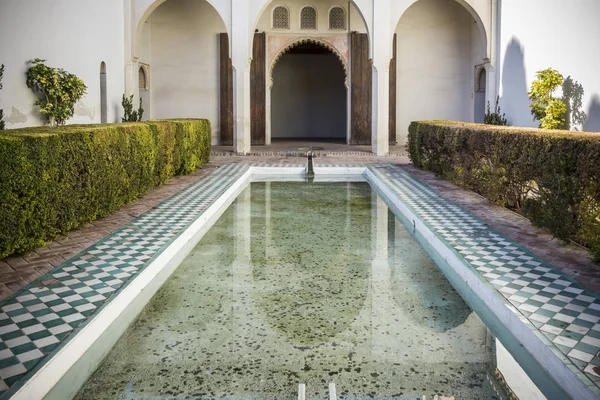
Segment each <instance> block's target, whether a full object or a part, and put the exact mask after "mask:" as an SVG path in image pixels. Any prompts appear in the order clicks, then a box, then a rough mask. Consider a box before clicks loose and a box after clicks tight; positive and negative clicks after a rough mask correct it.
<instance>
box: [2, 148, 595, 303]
mask: <svg viewBox="0 0 600 400" xmlns="http://www.w3.org/2000/svg"><path fill="white" fill-rule="evenodd" d="M304 147H306V146H304ZM319 147H322V148H323V150H314V152H315V156H316V158H315V164H316V165H319V164H347V165H356V164H371V163H392V164H396V165H400V166H402V168H403V169H405V170H406V171H407V172H409V173H411V174H413V175H414V176H415V177H417V178H418V179H419V180H421V181H422V182H423V183H425V184H427V185H428V186H430V187H431V188H432V189H434V190H436V191H438V192H439V193H440V194H441V195H442V196H444V197H446V198H447V199H449V200H452V201H453V202H455V203H456V204H458V205H460V206H462V207H464V208H465V209H467V210H468V211H470V212H471V213H472V214H474V215H476V216H478V217H479V218H481V219H483V220H484V221H485V222H487V223H488V224H490V225H491V226H493V227H494V228H496V229H497V230H498V231H499V232H501V233H502V234H504V235H506V236H507V237H509V238H510V239H512V240H514V241H516V242H518V243H520V244H521V245H523V246H524V247H526V248H527V249H529V250H530V251H532V252H533V253H534V254H535V255H537V256H538V257H540V258H542V259H543V260H545V261H547V262H549V263H551V264H553V265H554V266H555V267H557V268H558V269H560V270H561V271H563V272H564V273H565V274H567V275H569V276H571V277H573V278H574V279H576V280H577V281H579V282H580V283H582V284H583V285H585V286H586V287H587V288H589V289H592V290H593V291H595V292H596V293H600V266H598V265H596V264H594V263H593V262H592V259H591V255H590V253H589V252H588V251H587V250H586V249H584V248H582V247H580V246H578V245H576V244H573V243H565V242H563V241H561V240H558V239H556V238H553V236H552V234H551V233H549V232H548V231H547V230H544V229H540V228H537V227H534V226H533V225H532V224H531V222H530V221H529V220H527V219H526V218H524V217H522V216H521V215H519V214H517V213H514V212H512V211H510V210H507V209H505V208H502V207H499V206H497V205H495V204H493V203H491V202H489V201H487V200H486V199H485V198H483V197H482V196H479V195H478V194H476V193H474V192H471V191H468V190H464V189H462V188H460V187H458V186H456V185H454V184H453V183H450V182H448V181H444V180H441V179H437V178H436V177H435V175H434V174H432V173H430V172H427V171H421V170H419V169H417V168H414V167H413V166H412V165H410V160H409V159H408V156H407V155H406V153H405V152H404V150H402V149H401V148H400V147H399V146H397V147H395V148H393V149H392V152H393V154H396V155H392V156H388V157H374V156H373V155H372V154H370V153H368V152H367V151H368V150H367V149H368V146H346V145H342V144H328V143H323V144H321V143H315V144H313V148H315V149H316V148H319ZM363 147H364V148H365V149H363ZM265 148H266V147H265ZM299 148H302V144H301V143H300V142H298V143H296V142H293V141H288V142H283V143H281V144H280V145H277V146H275V147H269V148H267V149H266V150H263V149H262V146H260V147H259V146H257V147H253V152H254V154H255V155H253V156H237V155H235V154H233V152H232V151H231V148H230V147H228V148H226V147H215V148H214V149H213V152H214V153H213V156H212V157H211V161H210V163H208V164H206V165H205V166H204V167H203V168H202V169H200V170H198V171H196V172H195V173H194V174H191V175H188V176H177V177H173V178H172V179H170V180H169V181H168V182H167V183H166V184H165V185H163V186H160V187H158V188H155V189H153V190H151V191H150V192H148V193H147V194H146V195H145V196H143V197H142V198H140V199H138V200H137V201H135V202H133V203H130V204H128V205H126V206H124V207H122V208H121V209H120V210H119V211H117V212H115V213H114V214H112V215H111V216H108V217H106V218H102V219H99V220H97V221H94V222H92V223H90V224H87V225H84V226H82V227H80V228H78V229H76V230H74V231H72V232H69V233H68V234H66V235H65V236H61V237H59V238H57V239H55V240H54V241H52V242H50V243H49V244H48V245H46V246H44V247H40V248H38V249H36V250H34V251H33V252H31V253H30V254H23V255H16V256H11V257H7V258H5V259H3V260H0V300H2V299H5V298H6V297H8V296H10V295H11V294H12V293H14V292H15V291H18V290H19V289H21V288H22V287H24V286H25V285H27V284H28V283H31V282H33V281H34V280H35V279H37V278H39V277H40V276H42V275H44V274H45V273H47V272H49V271H51V270H53V269H54V268H56V267H58V266H59V265H61V264H62V263H64V262H65V261H66V260H68V259H69V258H71V257H73V256H75V255H76V254H78V253H80V252H81V251H83V250H85V249H87V248H88V247H90V246H91V245H93V244H94V243H96V242H98V241H100V240H101V239H102V238H104V237H105V236H107V235H109V234H111V233H113V232H114V231H116V230H118V229H119V228H121V227H123V226H124V225H126V224H127V223H129V222H131V221H132V220H133V219H134V218H136V217H138V216H139V215H141V214H143V213H145V212H146V211H148V210H150V209H152V208H153V207H155V206H156V205H158V204H159V203H161V202H162V201H164V200H166V199H167V198H169V197H171V196H173V195H174V194H175V193H178V192H180V191H182V190H183V189H185V188H186V187H188V186H189V185H191V184H193V183H195V182H197V181H198V180H200V179H202V178H204V177H205V176H207V175H208V174H209V173H210V172H211V171H212V170H214V168H218V167H219V166H221V165H224V164H228V163H239V162H252V163H284V164H298V163H305V158H301V157H296V156H288V155H287V154H293V155H296V153H299V152H301V151H302V150H298V149H299Z"/></svg>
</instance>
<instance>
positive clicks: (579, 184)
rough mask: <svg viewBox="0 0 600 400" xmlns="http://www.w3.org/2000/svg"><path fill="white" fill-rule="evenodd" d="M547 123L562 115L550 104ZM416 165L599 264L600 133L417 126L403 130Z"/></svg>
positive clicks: (447, 124)
mask: <svg viewBox="0 0 600 400" xmlns="http://www.w3.org/2000/svg"><path fill="white" fill-rule="evenodd" d="M548 106H549V108H550V113H549V114H548V115H550V117H549V118H548V120H547V121H545V123H546V124H549V123H550V122H552V123H556V124H559V123H560V119H558V120H555V119H553V117H552V116H553V115H559V114H560V113H562V114H563V115H564V112H565V111H566V108H565V105H564V103H562V102H560V101H553V100H551V101H549V102H548ZM408 149H409V154H410V158H411V160H412V162H413V164H414V165H415V166H416V167H419V168H422V169H426V170H430V171H433V172H435V173H436V175H438V176H441V177H442V178H444V179H448V180H451V181H453V182H455V183H457V184H459V185H461V186H463V187H466V188H468V189H471V190H473V191H475V192H477V193H479V194H481V195H483V196H485V197H486V198H487V199H489V200H490V201H493V202H495V203H497V204H500V205H502V206H505V207H509V208H513V209H515V210H516V211H518V212H520V213H522V214H523V215H525V216H526V217H528V218H530V219H531V221H532V222H533V223H534V224H535V225H537V226H541V227H545V228H548V229H550V231H551V232H552V233H553V234H554V235H555V236H557V237H559V238H561V239H565V240H569V239H570V240H574V241H576V242H578V243H580V244H582V245H584V246H587V247H588V248H590V250H591V251H592V254H593V255H594V256H595V257H596V260H597V261H600V168H598V165H600V134H598V133H581V132H569V133H567V132H564V131H556V130H555V131H549V130H540V129H527V128H512V127H510V128H509V127H500V126H482V125H477V124H468V123H459V122H447V121H421V122H413V123H412V124H411V125H410V127H409V135H408Z"/></svg>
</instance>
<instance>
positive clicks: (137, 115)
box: [121, 94, 144, 122]
mask: <svg viewBox="0 0 600 400" xmlns="http://www.w3.org/2000/svg"><path fill="white" fill-rule="evenodd" d="M121 105H122V106H123V112H124V114H125V116H124V117H123V118H121V122H138V121H141V120H142V117H143V115H144V109H143V108H142V98H141V97H140V106H139V107H138V109H137V110H134V109H133V95H131V96H129V98H127V97H125V94H123V100H122V101H121Z"/></svg>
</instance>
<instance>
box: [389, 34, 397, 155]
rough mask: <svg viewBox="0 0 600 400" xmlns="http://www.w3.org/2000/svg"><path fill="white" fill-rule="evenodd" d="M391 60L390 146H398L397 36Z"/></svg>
mask: <svg viewBox="0 0 600 400" xmlns="http://www.w3.org/2000/svg"><path fill="white" fill-rule="evenodd" d="M392 49H393V50H392V59H391V60H390V146H392V145H395V144H396V63H397V59H396V34H395V33H394V41H393V47H392Z"/></svg>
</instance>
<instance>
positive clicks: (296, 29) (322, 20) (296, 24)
mask: <svg viewBox="0 0 600 400" xmlns="http://www.w3.org/2000/svg"><path fill="white" fill-rule="evenodd" d="M280 5H283V6H286V7H287V8H288V9H289V10H290V29H275V30H273V29H271V26H272V15H273V9H275V7H277V6H280ZM305 6H312V7H314V8H315V9H316V10H317V29H316V30H314V29H311V30H306V29H300V11H301V10H302V8H304V7H305ZM334 6H340V7H343V8H344V9H345V10H346V12H348V2H347V1H340V0H332V1H324V0H319V1H313V2H308V3H307V2H306V1H305V0H287V1H273V2H272V3H270V4H269V5H268V6H267V7H266V8H265V10H264V11H263V13H262V14H261V16H260V18H259V20H258V23H257V25H256V29H258V30H259V31H266V32H269V31H272V32H273V33H277V34H280V33H306V34H308V35H314V34H316V33H317V32H318V34H323V33H325V34H327V33H332V34H339V33H340V30H333V31H330V30H329V10H330V9H331V8H332V7H334ZM346 15H347V14H346ZM350 30H351V31H357V32H361V33H366V32H367V27H366V25H365V22H364V20H363V19H362V16H361V15H360V13H359V12H358V10H357V9H356V6H354V4H350ZM341 32H344V31H341Z"/></svg>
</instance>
